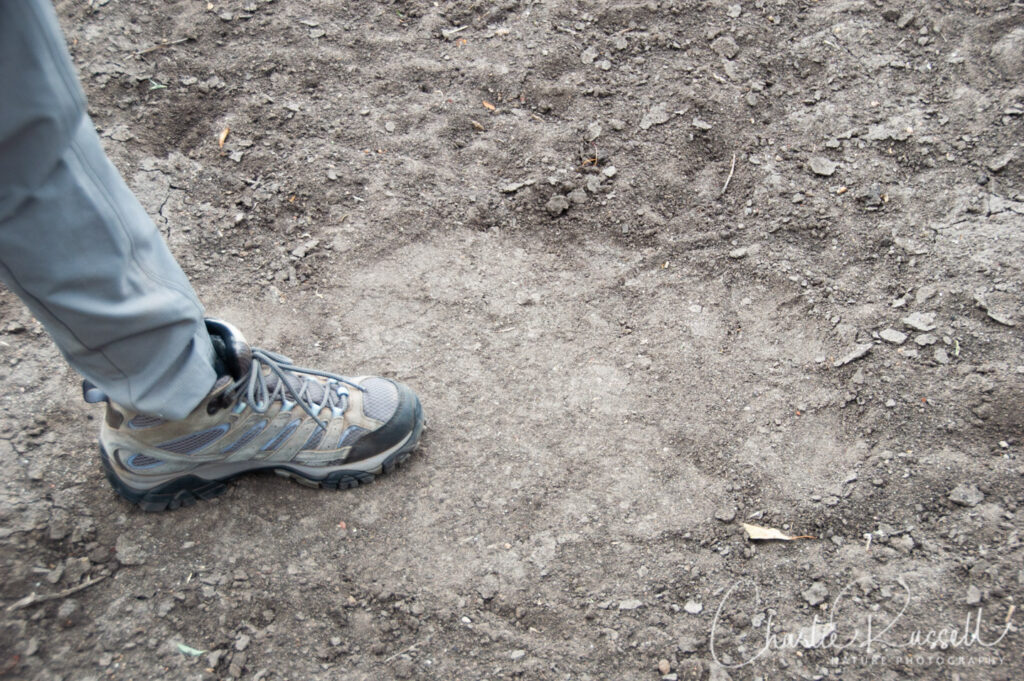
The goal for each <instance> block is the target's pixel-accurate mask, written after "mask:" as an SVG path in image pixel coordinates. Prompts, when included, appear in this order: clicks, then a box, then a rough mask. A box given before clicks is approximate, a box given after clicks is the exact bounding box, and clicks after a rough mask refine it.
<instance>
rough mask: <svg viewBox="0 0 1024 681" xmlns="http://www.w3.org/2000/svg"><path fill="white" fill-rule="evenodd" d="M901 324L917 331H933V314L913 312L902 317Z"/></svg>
mask: <svg viewBox="0 0 1024 681" xmlns="http://www.w3.org/2000/svg"><path fill="white" fill-rule="evenodd" d="M903 323H904V324H905V325H906V326H909V327H910V328H912V329H915V330H917V331H933V330H934V329H935V313H934V312H914V313H913V314H910V315H908V316H906V317H904V318H903Z"/></svg>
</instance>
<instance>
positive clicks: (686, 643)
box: [676, 634, 700, 655]
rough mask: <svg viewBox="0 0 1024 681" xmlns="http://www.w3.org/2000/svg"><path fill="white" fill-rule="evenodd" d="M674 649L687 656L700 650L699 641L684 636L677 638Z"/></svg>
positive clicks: (692, 637)
mask: <svg viewBox="0 0 1024 681" xmlns="http://www.w3.org/2000/svg"><path fill="white" fill-rule="evenodd" d="M676 647H677V648H679V652H681V653H683V654H684V655H689V654H690V653H695V652H697V651H698V650H700V639H698V638H697V637H696V636H691V635H689V634H684V635H682V636H680V637H679V640H678V641H676Z"/></svg>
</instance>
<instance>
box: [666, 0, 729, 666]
mask: <svg viewBox="0 0 1024 681" xmlns="http://www.w3.org/2000/svg"><path fill="white" fill-rule="evenodd" d="M725 13H726V14H727V15H728V16H729V18H730V19H739V18H740V15H741V14H743V7H742V6H741V5H729V9H727V10H726V11H725ZM665 673H666V674H667V673H668V672H665Z"/></svg>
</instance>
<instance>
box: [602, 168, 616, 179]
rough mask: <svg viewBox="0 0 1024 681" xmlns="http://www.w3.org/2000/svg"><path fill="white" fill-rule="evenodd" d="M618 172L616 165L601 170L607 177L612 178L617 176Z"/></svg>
mask: <svg viewBox="0 0 1024 681" xmlns="http://www.w3.org/2000/svg"><path fill="white" fill-rule="evenodd" d="M618 172H619V169H618V168H616V167H615V166H608V167H607V168H605V169H604V170H602V171H601V174H602V175H604V176H605V177H607V178H608V179H611V178H613V177H615V176H616V175H617V174H618Z"/></svg>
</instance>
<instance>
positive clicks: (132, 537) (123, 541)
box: [115, 532, 146, 565]
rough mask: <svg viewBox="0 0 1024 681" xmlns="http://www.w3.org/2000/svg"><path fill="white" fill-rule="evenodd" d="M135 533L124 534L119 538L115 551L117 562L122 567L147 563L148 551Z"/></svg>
mask: <svg viewBox="0 0 1024 681" xmlns="http://www.w3.org/2000/svg"><path fill="white" fill-rule="evenodd" d="M136 534H137V533H135V532H122V533H121V534H120V535H118V537H117V542H116V544H115V550H116V552H117V562H119V563H120V564H121V565H143V564H145V562H146V551H145V549H144V548H143V547H142V545H141V544H140V543H139V541H138V537H137V536H136Z"/></svg>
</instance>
